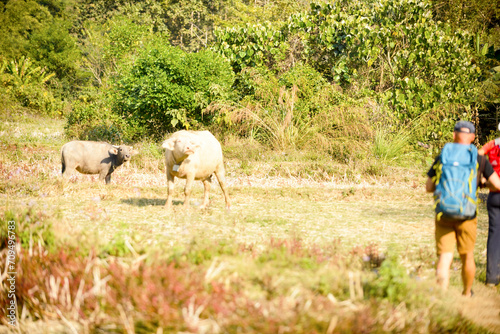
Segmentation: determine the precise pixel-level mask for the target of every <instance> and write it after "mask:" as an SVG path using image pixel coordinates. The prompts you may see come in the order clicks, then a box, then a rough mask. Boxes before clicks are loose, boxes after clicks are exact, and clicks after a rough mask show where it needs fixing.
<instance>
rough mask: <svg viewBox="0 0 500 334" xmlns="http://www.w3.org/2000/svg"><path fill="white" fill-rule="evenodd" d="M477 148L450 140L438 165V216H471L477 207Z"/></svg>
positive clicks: (436, 201)
mask: <svg viewBox="0 0 500 334" xmlns="http://www.w3.org/2000/svg"><path fill="white" fill-rule="evenodd" d="M478 167H479V166H478V162H477V148H476V147H475V146H474V145H472V144H471V145H463V144H457V143H448V144H446V145H445V146H444V147H443V150H442V151H441V155H440V159H439V162H438V163H437V164H436V165H435V167H434V168H435V169H436V177H435V180H434V183H435V184H436V190H435V191H434V203H435V211H436V214H437V215H436V217H437V219H438V220H439V219H440V218H441V216H445V217H447V218H452V219H461V220H465V219H471V218H473V217H474V216H475V215H476V207H477V179H478V178H477V176H478V175H477V173H478Z"/></svg>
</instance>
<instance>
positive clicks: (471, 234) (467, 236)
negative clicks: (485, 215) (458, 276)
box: [456, 217, 477, 296]
mask: <svg viewBox="0 0 500 334" xmlns="http://www.w3.org/2000/svg"><path fill="white" fill-rule="evenodd" d="M476 233H477V217H476V218H474V219H470V220H466V221H464V222H462V223H461V224H458V225H457V227H456V234H457V248H458V253H459V254H460V260H461V261H462V283H463V291H462V294H463V295H464V296H470V295H471V288H472V283H474V275H475V274H476V263H475V262H474V246H475V244H476Z"/></svg>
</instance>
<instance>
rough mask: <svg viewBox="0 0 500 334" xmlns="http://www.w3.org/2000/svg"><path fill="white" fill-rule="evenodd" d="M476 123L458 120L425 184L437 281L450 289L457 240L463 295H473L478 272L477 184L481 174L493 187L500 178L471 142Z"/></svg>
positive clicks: (497, 184) (428, 173) (499, 183)
mask: <svg viewBox="0 0 500 334" xmlns="http://www.w3.org/2000/svg"><path fill="white" fill-rule="evenodd" d="M475 132H476V130H475V127H474V125H473V124H472V123H471V122H467V121H459V122H457V123H456V124H455V127H454V131H453V143H447V144H446V145H445V146H444V147H443V149H442V150H441V153H440V154H439V156H438V157H437V158H436V159H435V160H434V163H433V164H432V167H431V168H430V170H429V171H428V172H427V176H428V179H427V182H426V185H425V188H426V190H427V192H434V203H435V212H436V217H435V239H436V249H437V255H438V263H437V266H436V276H437V283H438V285H439V286H441V287H442V288H443V289H445V290H446V289H447V288H448V285H449V280H450V266H451V263H452V261H453V252H454V248H455V244H456V246H457V250H458V253H459V255H460V260H461V262H462V284H463V290H462V295H464V296H472V283H473V282H474V276H475V274H476V263H475V262H474V244H475V242H476V230H477V187H478V185H479V184H480V181H481V176H483V177H484V178H486V179H487V180H488V185H489V186H490V187H492V188H493V189H495V188H496V189H500V178H499V177H498V175H497V174H496V173H494V171H493V167H492V166H491V164H490V162H489V161H488V160H487V159H486V158H485V157H484V156H482V155H479V154H478V151H477V148H476V147H475V146H474V145H473V144H472V142H473V141H474V138H475Z"/></svg>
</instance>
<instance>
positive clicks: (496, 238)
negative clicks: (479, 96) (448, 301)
mask: <svg viewBox="0 0 500 334" xmlns="http://www.w3.org/2000/svg"><path fill="white" fill-rule="evenodd" d="M498 130H500V124H499V125H498ZM478 154H480V155H485V154H486V155H488V158H489V161H490V163H491V165H492V166H493V169H494V170H495V172H496V173H497V174H498V175H500V138H496V139H494V140H491V141H489V142H488V143H486V144H485V145H484V146H483V147H481V148H480V149H479V150H478ZM486 207H487V208H488V241H487V244H486V285H488V286H496V285H498V284H499V283H500V192H499V191H496V190H493V189H490V193H489V195H488V200H487V202H486Z"/></svg>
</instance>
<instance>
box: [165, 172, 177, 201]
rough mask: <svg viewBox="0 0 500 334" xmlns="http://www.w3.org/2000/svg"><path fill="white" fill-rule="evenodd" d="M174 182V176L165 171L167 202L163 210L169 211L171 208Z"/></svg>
mask: <svg viewBox="0 0 500 334" xmlns="http://www.w3.org/2000/svg"><path fill="white" fill-rule="evenodd" d="M174 180H175V176H173V175H172V174H170V173H169V172H168V171H167V202H166V203H165V208H166V209H167V210H169V209H170V208H171V207H172V196H173V195H174Z"/></svg>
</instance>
